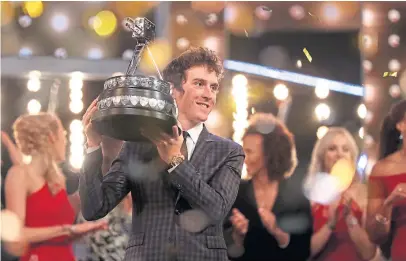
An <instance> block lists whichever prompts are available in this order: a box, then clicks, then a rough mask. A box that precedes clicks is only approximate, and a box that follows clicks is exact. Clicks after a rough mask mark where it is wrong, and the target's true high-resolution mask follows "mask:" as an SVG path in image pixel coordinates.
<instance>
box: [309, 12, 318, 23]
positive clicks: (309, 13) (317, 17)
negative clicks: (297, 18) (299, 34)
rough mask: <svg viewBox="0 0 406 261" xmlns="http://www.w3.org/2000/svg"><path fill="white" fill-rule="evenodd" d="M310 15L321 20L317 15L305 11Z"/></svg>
mask: <svg viewBox="0 0 406 261" xmlns="http://www.w3.org/2000/svg"><path fill="white" fill-rule="evenodd" d="M307 13H308V14H309V15H310V16H311V17H314V18H316V19H317V20H318V21H319V22H321V20H320V18H318V17H317V16H315V15H314V14H312V13H310V12H307Z"/></svg>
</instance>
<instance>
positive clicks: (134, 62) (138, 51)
mask: <svg viewBox="0 0 406 261" xmlns="http://www.w3.org/2000/svg"><path fill="white" fill-rule="evenodd" d="M144 49H145V44H144V43H139V42H138V43H137V45H136V46H135V48H134V52H133V57H132V58H131V62H130V65H128V68H127V72H126V75H128V76H133V75H135V71H136V70H137V68H138V66H139V64H140V62H141V56H142V53H143V51H144Z"/></svg>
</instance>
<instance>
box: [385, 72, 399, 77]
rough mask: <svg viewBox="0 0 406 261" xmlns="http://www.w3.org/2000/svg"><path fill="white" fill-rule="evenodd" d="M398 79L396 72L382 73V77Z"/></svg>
mask: <svg viewBox="0 0 406 261" xmlns="http://www.w3.org/2000/svg"><path fill="white" fill-rule="evenodd" d="M388 76H389V77H398V72H384V73H383V77H388Z"/></svg>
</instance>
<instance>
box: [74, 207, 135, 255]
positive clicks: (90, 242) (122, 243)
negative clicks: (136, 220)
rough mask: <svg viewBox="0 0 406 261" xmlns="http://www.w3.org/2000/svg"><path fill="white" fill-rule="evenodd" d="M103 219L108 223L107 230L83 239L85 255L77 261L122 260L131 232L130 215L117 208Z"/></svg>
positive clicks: (81, 219)
mask: <svg viewBox="0 0 406 261" xmlns="http://www.w3.org/2000/svg"><path fill="white" fill-rule="evenodd" d="M104 219H107V220H108V222H109V228H108V230H100V231H97V232H95V233H92V234H90V235H88V236H86V237H85V238H84V240H83V241H84V244H85V245H86V247H87V251H86V252H87V253H86V256H85V257H79V258H78V261H121V260H123V259H124V254H125V248H126V246H127V242H128V235H129V232H130V230H131V215H130V214H127V213H125V212H124V211H123V210H122V208H121V207H120V206H117V207H116V208H115V209H114V210H112V211H111V212H110V213H109V214H107V216H106V217H104ZM80 221H84V219H83V217H80Z"/></svg>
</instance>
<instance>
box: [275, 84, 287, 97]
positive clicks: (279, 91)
mask: <svg viewBox="0 0 406 261" xmlns="http://www.w3.org/2000/svg"><path fill="white" fill-rule="evenodd" d="M273 95H274V96H275V98H276V99H278V100H280V101H283V100H286V98H288V97H289V89H288V88H287V87H286V85H284V84H282V83H280V84H277V85H276V86H275V88H274V89H273Z"/></svg>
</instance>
